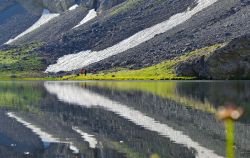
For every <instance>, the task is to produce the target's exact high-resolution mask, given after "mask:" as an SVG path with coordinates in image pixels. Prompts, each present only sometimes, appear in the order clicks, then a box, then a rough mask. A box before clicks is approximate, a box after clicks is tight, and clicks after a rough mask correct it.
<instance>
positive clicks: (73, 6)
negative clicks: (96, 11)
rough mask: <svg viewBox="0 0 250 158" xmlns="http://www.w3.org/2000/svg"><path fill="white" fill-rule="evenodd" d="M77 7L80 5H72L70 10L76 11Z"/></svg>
mask: <svg viewBox="0 0 250 158" xmlns="http://www.w3.org/2000/svg"><path fill="white" fill-rule="evenodd" d="M77 7H78V4H75V5H72V6H71V7H70V8H69V10H74V9H76V8H77Z"/></svg>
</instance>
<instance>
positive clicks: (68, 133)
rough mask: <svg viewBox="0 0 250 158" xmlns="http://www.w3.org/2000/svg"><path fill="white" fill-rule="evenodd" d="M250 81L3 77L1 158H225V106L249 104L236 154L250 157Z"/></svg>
mask: <svg viewBox="0 0 250 158" xmlns="http://www.w3.org/2000/svg"><path fill="white" fill-rule="evenodd" d="M249 101H250V82H248V81H223V82H222V81H217V82H205V81H202V82H201V81H192V82H190V81H188V82H187V81H184V82H183V81H178V82H177V81H171V82H170V81H169V82H139V81H138V82H111V81H110V82H107V81H105V82H90V81H89V82H52V81H46V82H15V81H8V82H4V81H3V82H0V158H25V157H32V158H33V157H34V158H55V157H65V158H71V157H72V158H75V157H79V158H194V157H197V158H221V157H225V155H226V154H225V142H226V140H225V129H224V123H223V122H221V121H218V120H217V119H216V118H215V113H216V110H217V108H218V107H219V106H222V105H225V104H228V103H230V104H235V105H237V106H241V107H244V109H245V114H244V116H243V117H242V118H241V119H240V120H239V121H237V122H236V123H235V126H236V131H235V139H236V140H235V149H236V156H237V157H240V158H241V157H242V158H247V157H250V140H249V139H248V138H250V115H249V112H250V111H249V110H250V107H249Z"/></svg>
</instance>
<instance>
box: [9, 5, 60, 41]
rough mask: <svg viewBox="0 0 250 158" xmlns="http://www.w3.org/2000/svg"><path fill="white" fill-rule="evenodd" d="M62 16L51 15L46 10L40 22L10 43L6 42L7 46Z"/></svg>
mask: <svg viewBox="0 0 250 158" xmlns="http://www.w3.org/2000/svg"><path fill="white" fill-rule="evenodd" d="M59 15H60V14H55V13H50V11H49V10H47V9H44V10H43V13H42V16H41V17H40V18H39V19H38V21H36V22H35V23H34V24H33V25H32V26H31V27H29V28H28V29H27V30H25V31H24V32H22V33H21V34H19V35H18V36H16V37H15V38H13V39H10V40H9V41H8V42H6V43H5V44H11V43H12V42H13V41H15V40H17V39H19V38H20V37H22V36H24V35H26V34H28V33H30V32H32V31H34V30H35V29H37V28H39V27H40V26H42V25H44V24H46V23H47V22H49V21H50V20H52V19H53V18H55V17H57V16H59Z"/></svg>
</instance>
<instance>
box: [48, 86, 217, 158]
mask: <svg viewBox="0 0 250 158" xmlns="http://www.w3.org/2000/svg"><path fill="white" fill-rule="evenodd" d="M44 86H45V88H46V90H47V91H48V92H49V93H51V94H54V95H56V96H57V98H58V99H59V100H60V101H63V102H66V103H70V104H75V105H79V106H83V107H87V108H94V107H100V108H103V109H105V110H107V111H111V112H114V113H116V114H117V115H119V116H120V117H123V118H125V119H128V120H129V121H131V122H133V123H134V124H136V125H139V126H142V127H144V128H146V129H147V130H150V131H153V132H157V133H158V134H159V135H161V136H163V137H166V138H169V139H170V140H171V141H173V142H175V143H177V144H181V145H184V146H186V147H188V148H189V149H195V150H196V152H197V154H196V158H222V157H221V156H219V155H217V154H215V153H214V152H213V151H212V150H210V149H207V148H205V147H202V146H201V145H200V144H199V143H198V142H195V141H194V140H192V139H191V138H190V137H189V136H188V135H185V134H184V133H183V132H182V131H177V130H175V129H173V128H172V127H169V126H168V125H167V124H163V123H160V122H159V121H157V120H155V119H154V118H152V117H149V116H147V115H146V114H144V113H142V112H140V111H138V110H135V109H133V108H129V107H128V106H126V105H123V104H121V103H119V102H116V101H113V100H110V99H109V98H107V97H104V96H101V95H99V94H97V93H94V92H91V91H89V90H87V89H84V88H83V87H80V86H78V85H77V83H76V84H74V82H71V83H69V82H67V83H66V82H45V83H44Z"/></svg>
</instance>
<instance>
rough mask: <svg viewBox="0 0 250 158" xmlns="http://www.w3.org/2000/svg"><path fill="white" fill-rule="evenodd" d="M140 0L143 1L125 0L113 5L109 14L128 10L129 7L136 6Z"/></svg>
mask: <svg viewBox="0 0 250 158" xmlns="http://www.w3.org/2000/svg"><path fill="white" fill-rule="evenodd" d="M141 2H143V0H127V1H126V2H124V3H122V4H121V5H119V6H117V7H114V9H112V10H111V12H110V14H111V15H116V14H118V13H122V12H125V11H128V10H129V9H131V8H134V7H136V6H137V5H138V4H140V3H141Z"/></svg>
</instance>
